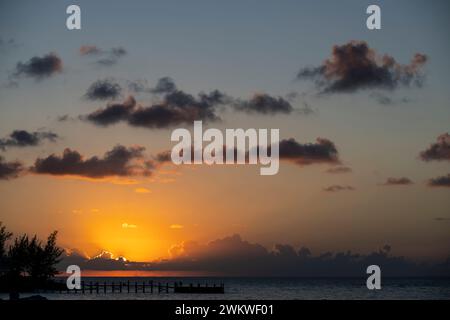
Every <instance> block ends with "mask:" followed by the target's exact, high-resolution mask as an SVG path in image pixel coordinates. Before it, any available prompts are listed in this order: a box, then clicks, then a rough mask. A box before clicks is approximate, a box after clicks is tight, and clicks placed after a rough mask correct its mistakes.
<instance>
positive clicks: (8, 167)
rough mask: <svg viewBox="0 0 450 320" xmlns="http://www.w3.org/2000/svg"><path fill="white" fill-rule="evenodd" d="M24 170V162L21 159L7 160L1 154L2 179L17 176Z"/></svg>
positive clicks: (0, 174)
mask: <svg viewBox="0 0 450 320" xmlns="http://www.w3.org/2000/svg"><path fill="white" fill-rule="evenodd" d="M23 171H24V167H23V165H22V163H20V162H19V161H11V162H7V161H5V160H4V158H3V157H2V156H0V179H1V180H9V179H13V178H17V177H18V176H19V174H20V173H22V172H23Z"/></svg>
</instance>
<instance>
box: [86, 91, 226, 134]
mask: <svg viewBox="0 0 450 320" xmlns="http://www.w3.org/2000/svg"><path fill="white" fill-rule="evenodd" d="M226 101H227V96H226V95H225V94H223V93H221V92H220V91H217V90H215V91H212V92H210V93H208V94H206V93H200V94H199V95H198V96H197V97H194V96H193V95H190V94H187V93H185V92H183V91H181V90H176V91H173V92H170V93H167V94H166V95H164V97H163V99H162V101H161V102H160V103H157V104H153V105H151V106H148V107H142V106H137V105H136V102H135V100H134V98H133V97H130V98H128V100H127V101H125V102H124V103H122V104H113V105H108V106H107V107H106V108H104V109H99V110H97V111H95V112H93V113H91V114H88V115H87V116H83V117H82V118H83V119H86V120H89V121H91V122H93V123H95V124H98V125H109V124H113V123H117V122H119V121H126V122H127V123H128V124H129V125H131V126H136V127H146V128H166V127H172V126H175V125H179V124H191V123H192V122H193V121H194V120H203V121H205V122H208V121H216V120H219V117H218V116H217V115H216V110H215V108H216V107H217V106H219V105H223V104H225V103H226Z"/></svg>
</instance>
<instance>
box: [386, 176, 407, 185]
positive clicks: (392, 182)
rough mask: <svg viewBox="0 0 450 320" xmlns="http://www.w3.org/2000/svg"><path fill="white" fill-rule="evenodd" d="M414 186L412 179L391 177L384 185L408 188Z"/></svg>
mask: <svg viewBox="0 0 450 320" xmlns="http://www.w3.org/2000/svg"><path fill="white" fill-rule="evenodd" d="M411 184H414V182H412V181H411V179H409V178H407V177H400V178H394V177H389V178H387V179H386V182H384V183H383V184H382V185H384V186H406V185H411Z"/></svg>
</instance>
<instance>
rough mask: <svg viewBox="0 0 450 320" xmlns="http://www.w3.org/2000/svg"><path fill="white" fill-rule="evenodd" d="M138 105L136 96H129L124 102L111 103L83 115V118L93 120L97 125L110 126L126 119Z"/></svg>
mask: <svg viewBox="0 0 450 320" xmlns="http://www.w3.org/2000/svg"><path fill="white" fill-rule="evenodd" d="M135 106H136V100H135V99H134V97H132V96H129V97H128V98H127V99H126V100H125V101H124V102H123V103H111V104H108V106H107V107H106V108H103V109H99V110H97V111H95V112H93V113H90V114H88V115H87V116H83V117H82V119H85V120H88V121H91V122H93V123H95V124H97V125H101V126H108V125H110V124H114V123H117V122H119V121H126V120H128V119H129V117H130V114H131V113H132V112H133V110H134V107H135Z"/></svg>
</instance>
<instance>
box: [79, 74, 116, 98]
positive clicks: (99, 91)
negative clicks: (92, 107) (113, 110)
mask: <svg viewBox="0 0 450 320" xmlns="http://www.w3.org/2000/svg"><path fill="white" fill-rule="evenodd" d="M121 91H122V88H121V87H120V85H119V84H118V83H117V82H115V81H114V79H111V78H108V79H103V80H97V81H95V82H94V83H92V84H91V85H90V86H89V88H88V89H87V91H86V94H85V95H84V96H85V97H86V98H87V99H89V100H107V99H116V98H117V97H119V96H120V93H121Z"/></svg>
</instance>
